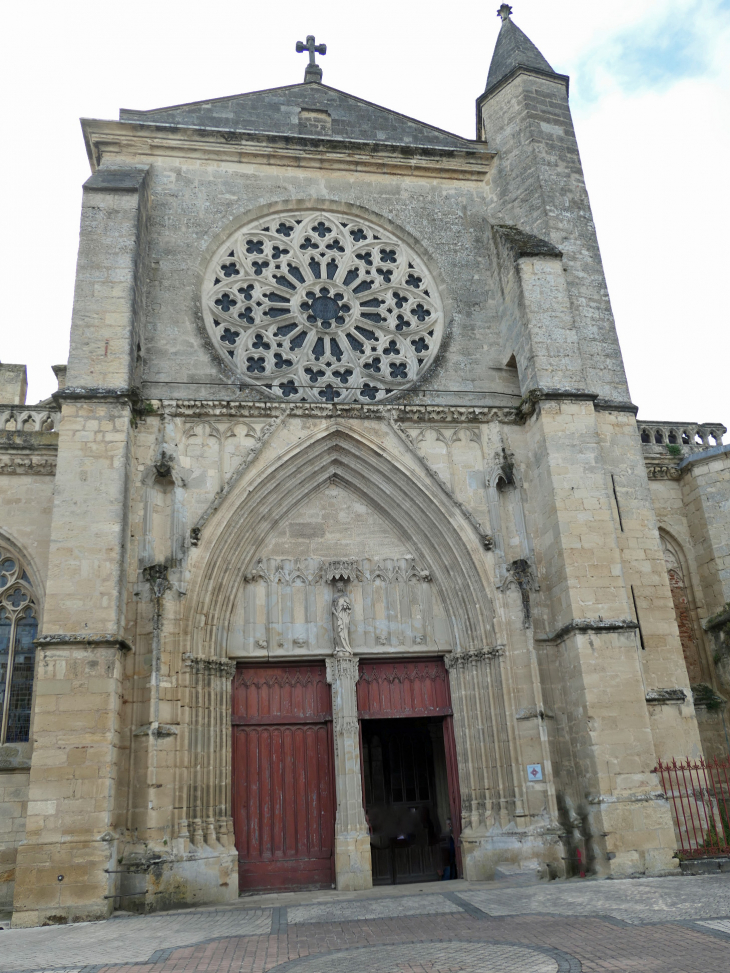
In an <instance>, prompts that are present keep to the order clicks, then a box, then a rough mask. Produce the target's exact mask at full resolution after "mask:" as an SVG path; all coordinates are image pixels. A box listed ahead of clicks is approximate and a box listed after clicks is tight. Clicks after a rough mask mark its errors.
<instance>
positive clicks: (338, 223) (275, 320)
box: [202, 210, 444, 404]
mask: <svg viewBox="0 0 730 973" xmlns="http://www.w3.org/2000/svg"><path fill="white" fill-rule="evenodd" d="M202 306H203V316H204V318H205V323H206V327H207V330H208V334H209V335H210V338H211V340H212V342H213V345H214V347H215V348H216V350H217V351H218V354H219V355H220V356H221V358H222V359H223V360H224V361H225V362H227V363H228V364H229V365H230V366H232V367H233V368H234V369H235V371H236V372H237V374H238V376H239V378H240V380H241V381H242V382H243V383H245V384H249V385H253V386H258V387H259V388H262V389H265V390H266V392H267V393H270V394H271V395H272V396H273V397H275V398H278V399H281V400H283V401H285V402H296V401H301V400H308V401H310V402H340V403H344V402H361V403H363V404H367V403H369V402H381V401H383V400H386V399H389V398H391V397H392V396H393V395H395V393H397V392H399V391H402V390H404V389H407V388H410V387H411V386H412V385H414V383H416V382H417V381H419V380H420V379H421V378H422V377H423V376H424V375H425V373H426V372H427V371H428V369H429V368H430V366H431V364H432V363H433V361H434V359H435V357H436V354H437V352H438V349H439V346H440V344H441V338H442V334H443V329H444V312H443V306H442V303H441V297H440V295H439V292H438V288H437V286H436V282H435V281H434V279H433V277H432V276H431V274H430V273H429V271H428V268H427V267H426V266H425V264H424V263H423V261H422V260H421V259H420V257H419V256H418V255H417V254H416V253H415V252H414V250H413V248H412V247H411V246H409V245H408V244H407V243H406V242H405V241H404V240H401V239H399V238H398V237H396V236H395V235H394V234H393V233H392V232H390V231H389V230H386V229H384V228H383V227H381V226H377V225H376V224H375V223H373V222H370V221H368V220H360V219H357V218H353V217H352V216H348V215H346V214H344V213H338V212H336V211H327V212H322V211H314V210H312V211H307V210H301V211H294V212H291V213H276V214H274V215H271V216H268V217H264V218H259V219H257V220H255V221H252V222H251V223H249V224H248V225H246V226H244V227H243V229H241V230H238V231H237V232H236V233H235V234H233V235H232V236H231V237H230V239H228V240H227V241H226V243H225V244H223V246H221V247H220V248H219V250H218V252H217V253H216V254H215V256H214V258H213V260H212V261H211V264H210V266H209V267H208V270H207V272H206V274H205V279H204V283H203V293H202Z"/></svg>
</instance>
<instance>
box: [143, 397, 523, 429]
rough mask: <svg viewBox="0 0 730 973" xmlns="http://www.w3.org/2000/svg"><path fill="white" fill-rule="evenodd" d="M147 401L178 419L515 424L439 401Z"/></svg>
mask: <svg viewBox="0 0 730 973" xmlns="http://www.w3.org/2000/svg"><path fill="white" fill-rule="evenodd" d="M150 405H151V406H152V408H153V410H154V411H155V412H157V413H163V412H164V413H165V415H169V416H174V417H176V418H181V419H200V418H208V419H210V418H213V419H217V418H222V419H228V418H236V419H237V418H242V419H276V418H278V417H279V416H283V415H286V416H289V417H291V418H297V419H298V418H306V419H370V420H376V421H385V422H387V421H391V420H393V421H397V422H412V423H417V422H427V423H428V422H438V423H458V424H459V425H463V424H466V423H470V422H474V423H481V422H502V423H506V424H509V425H517V424H519V422H520V417H519V415H518V412H517V409H513V408H508V407H504V406H443V405H361V404H360V403H357V402H350V403H346V404H345V405H337V404H336V403H333V404H329V403H322V404H320V403H318V402H295V403H291V404H287V403H283V402H281V403H280V402H240V401H237V400H231V399H173V400H166V399H165V400H153V401H152V402H151V403H150Z"/></svg>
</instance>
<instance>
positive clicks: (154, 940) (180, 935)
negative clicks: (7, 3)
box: [0, 875, 730, 973]
mask: <svg viewBox="0 0 730 973" xmlns="http://www.w3.org/2000/svg"><path fill="white" fill-rule="evenodd" d="M0 944H1V945H2V947H3V948H2V949H1V950H0V971H3V973H7V971H11V970H12V971H27V973H269V971H271V973H341V971H344V973H609V971H611V973H730V875H728V876H698V877H693V878H671V879H654V880H642V881H626V882H591V881H587V882H570V883H558V882H555V883H551V884H550V885H544V886H543V885H537V886H520V887H516V886H512V887H510V886H508V885H499V886H497V885H494V884H492V885H487V884H484V885H469V884H467V883H465V882H449V883H448V884H444V885H430V886H426V887H425V888H424V889H423V892H422V893H421V892H420V890H419V889H418V888H416V889H414V888H413V887H409V888H408V890H407V891H406V890H399V889H373V890H372V891H371V892H368V893H363V894H361V895H359V896H358V895H356V894H352V893H350V894H345V893H337V892H319V893H296V894H281V895H269V896H257V897H250V898H248V899H241V900H240V902H239V903H238V904H234V905H232V906H229V907H225V908H223V907H216V908H210V909H202V908H197V909H191V910H189V911H181V912H174V913H167V914H158V915H155V916H146V917H142V916H118V917H115V918H113V919H110V920H109V921H107V922H103V923H85V924H79V925H75V926H51V927H46V928H43V929H10V930H8V929H7V928H5V929H4V931H0Z"/></svg>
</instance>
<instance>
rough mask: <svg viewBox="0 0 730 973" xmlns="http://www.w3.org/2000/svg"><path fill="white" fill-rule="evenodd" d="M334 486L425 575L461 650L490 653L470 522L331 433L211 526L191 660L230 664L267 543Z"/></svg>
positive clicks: (387, 462)
mask: <svg viewBox="0 0 730 973" xmlns="http://www.w3.org/2000/svg"><path fill="white" fill-rule="evenodd" d="M332 481H334V482H337V483H340V484H342V486H344V487H345V488H346V489H347V490H348V491H349V492H351V493H352V494H354V495H355V496H357V497H359V498H361V499H362V500H363V502H365V503H367V504H369V505H370V506H371V507H372V508H373V509H374V510H375V511H376V513H378V514H379V515H380V516H381V517H382V518H383V520H384V521H385V522H386V523H388V524H389V525H390V526H391V527H392V529H393V531H394V533H396V534H397V535H398V536H400V537H401V538H403V540H404V541H405V542H406V543H407V544H408V546H409V547H410V548H411V549H412V551H413V553H414V555H415V556H416V557H417V558H418V560H419V563H423V564H424V565H425V566H426V567H428V569H429V570H430V572H431V575H432V577H433V581H434V584H435V585H436V587H437V588H438V591H439V595H440V597H441V599H442V601H443V604H444V608H445V610H446V614H447V617H448V618H449V620H450V623H451V626H452V644H453V645H454V647H455V650H456V651H457V652H468V651H475V650H482V649H484V648H491V647H493V646H494V645H495V634H494V613H493V609H492V602H491V598H490V596H489V593H488V591H487V589H486V586H485V582H484V577H483V574H482V572H480V570H479V568H478V567H477V564H476V561H475V554H476V553H477V551H478V548H479V545H478V542H477V539H476V536H472V528H471V526H470V525H469V524H468V523H467V522H466V520H465V518H464V517H463V515H462V514H461V513H460V512H459V511H458V510H456V508H454V509H453V510H448V509H447V508H446V506H445V501H444V500H442V498H441V496H439V494H440V491H438V490H436V489H432V490H428V489H426V484H425V482H424V481H421V480H420V479H419V478H418V477H417V476H415V475H414V474H413V472H412V471H410V470H408V469H407V468H406V467H405V466H403V465H402V464H401V463H400V462H399V461H398V459H397V457H395V456H388V455H386V454H385V452H384V451H383V448H382V444H377V443H375V442H374V441H373V442H368V441H367V440H365V439H364V438H361V437H358V436H355V435H353V434H352V433H351V432H350V431H349V430H347V429H344V428H342V427H337V428H334V429H333V428H332V427H330V428H329V429H328V430H327V431H326V432H324V433H321V434H319V435H318V436H316V437H314V438H312V439H311V440H310V441H309V442H308V443H307V444H304V445H300V446H299V447H298V448H297V450H296V451H295V452H293V453H291V454H290V455H287V456H285V457H284V458H283V459H282V460H281V462H279V463H277V464H276V465H275V466H274V467H273V468H269V469H268V471H267V472H266V474H265V475H264V476H262V477H261V478H260V479H259V480H258V481H257V482H254V483H253V484H248V485H243V484H241V485H239V488H238V489H236V490H234V491H233V492H232V494H231V496H230V497H229V499H228V502H227V503H225V504H223V505H222V506H221V508H220V510H219V511H217V512H216V514H215V516H214V517H213V518H212V519H211V521H210V522H209V523H208V524H207V525H206V531H205V535H204V537H203V543H201V545H200V547H199V549H198V553H197V557H196V560H199V562H200V563H201V569H200V573H199V574H198V575H197V577H194V578H193V580H192V584H191V589H190V598H189V604H188V606H187V607H188V617H187V625H186V630H187V631H188V632H190V633H191V645H190V649H191V651H192V653H193V654H194V655H196V656H207V657H216V656H217V657H219V658H225V657H226V650H227V645H226V639H227V631H228V625H229V623H230V616H231V612H232V610H233V605H234V600H235V596H236V593H237V590H238V587H239V585H240V581H241V579H242V577H243V576H244V574H245V573H246V572H247V570H249V569H250V567H251V565H252V564H253V563H254V561H255V558H256V557H257V554H258V551H259V549H260V548H261V546H262V544H263V543H264V541H265V539H266V537H267V536H268V535H269V533H270V532H271V531H273V530H275V529H276V527H277V526H278V525H279V524H280V523H282V522H284V521H285V520H286V519H287V518H288V517H289V516H290V514H291V513H292V512H293V511H294V510H296V509H297V507H298V506H299V505H300V504H301V503H303V502H304V501H305V500H306V498H307V497H308V496H310V495H312V494H313V493H314V492H316V491H317V490H319V489H321V488H322V487H324V486H325V485H326V484H327V483H328V482H332ZM356 555H357V551H353V556H356ZM201 623H202V624H201Z"/></svg>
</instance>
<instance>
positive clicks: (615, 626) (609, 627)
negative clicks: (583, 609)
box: [535, 618, 639, 642]
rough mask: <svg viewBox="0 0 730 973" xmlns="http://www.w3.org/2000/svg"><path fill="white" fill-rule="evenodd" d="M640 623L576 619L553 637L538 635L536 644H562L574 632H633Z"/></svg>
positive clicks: (620, 619)
mask: <svg viewBox="0 0 730 973" xmlns="http://www.w3.org/2000/svg"><path fill="white" fill-rule="evenodd" d="M638 627H639V625H638V622H635V621H634V620H633V619H632V618H608V619H603V618H574V619H573V621H572V622H568V624H567V625H563V627H562V628H559V629H558V630H557V631H556V632H553V633H552V635H536V636H535V641H536V642H561V641H562V640H563V639H564V638H565V637H566V636H568V635H572V634H573V633H574V632H595V633H596V634H598V635H601V634H603V633H604V632H633V631H635V630H636V629H638Z"/></svg>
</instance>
